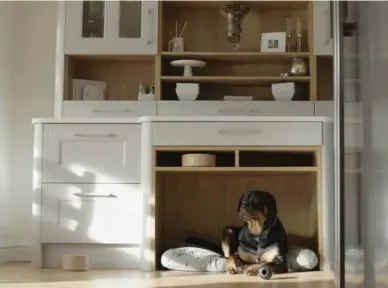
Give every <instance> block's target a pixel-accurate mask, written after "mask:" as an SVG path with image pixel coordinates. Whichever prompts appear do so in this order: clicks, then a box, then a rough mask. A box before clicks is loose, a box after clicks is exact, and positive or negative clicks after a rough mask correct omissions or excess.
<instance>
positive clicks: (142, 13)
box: [65, 0, 158, 55]
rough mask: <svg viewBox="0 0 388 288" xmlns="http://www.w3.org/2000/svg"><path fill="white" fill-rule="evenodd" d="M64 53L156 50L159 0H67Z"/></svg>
mask: <svg viewBox="0 0 388 288" xmlns="http://www.w3.org/2000/svg"><path fill="white" fill-rule="evenodd" d="M65 21H66V24H65V53H66V54H92V55H99V54H100V55H101V54H111V55H112V54H156V53H157V31H158V30H157V23H158V1H145V0H143V1H138V0H128V1H66V20H65Z"/></svg>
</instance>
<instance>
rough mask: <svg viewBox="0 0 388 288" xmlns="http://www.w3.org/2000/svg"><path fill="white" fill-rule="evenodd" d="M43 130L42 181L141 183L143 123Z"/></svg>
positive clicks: (61, 126) (48, 126)
mask: <svg viewBox="0 0 388 288" xmlns="http://www.w3.org/2000/svg"><path fill="white" fill-rule="evenodd" d="M43 129H44V139H43V182H51V183H58V182H62V183H63V182H65V183H140V124H45V125H44V128H43Z"/></svg>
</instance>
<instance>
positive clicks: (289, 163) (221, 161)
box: [155, 147, 317, 172]
mask: <svg viewBox="0 0 388 288" xmlns="http://www.w3.org/2000/svg"><path fill="white" fill-rule="evenodd" d="M220 148H221V149H220ZM289 149H290V150H276V147H275V148H274V149H273V150H265V149H263V150H260V147H254V148H246V147H235V148H231V149H230V150H226V149H222V147H209V148H208V149H205V148H202V149H190V148H187V149H186V150H175V149H174V148H173V147H171V148H170V149H169V150H166V149H163V150H158V148H157V150H156V151H155V155H156V158H155V159H156V160H155V161H156V162H155V170H156V171H175V172H179V171H181V172H186V171H206V172H212V171H213V172H234V171H236V172H237V171H240V172H244V171H246V172H249V171H257V172H260V171H262V172H287V171H288V172H316V171H317V161H316V149H314V148H312V149H311V148H306V150H297V151H293V150H292V147H291V148H289ZM197 153H201V154H212V155H215V157H216V163H215V166H214V167H182V156H183V155H185V154H197Z"/></svg>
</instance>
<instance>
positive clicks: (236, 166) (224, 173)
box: [153, 147, 323, 269]
mask: <svg viewBox="0 0 388 288" xmlns="http://www.w3.org/2000/svg"><path fill="white" fill-rule="evenodd" d="M185 153H213V154H216V158H217V160H216V162H217V167H180V165H181V164H180V161H179V160H180V159H181V156H182V155H183V154H185ZM320 155H321V148H320V147H155V148H154V164H155V167H154V187H155V201H156V202H155V221H156V223H155V225H156V230H155V233H156V234H155V257H156V258H155V259H154V260H153V261H155V264H156V267H158V269H160V268H161V266H160V257H161V255H162V253H163V252H164V251H166V250H167V249H170V248H173V247H176V246H177V245H179V243H180V242H181V241H183V240H184V239H185V238H186V237H190V236H195V237H200V238H203V239H206V240H208V241H210V242H213V243H214V244H218V243H220V239H221V238H220V237H221V235H222V229H223V227H225V226H227V225H242V224H243V223H242V222H241V220H240V219H239V218H238V215H237V212H236V210H237V205H238V200H239V198H240V197H241V196H242V194H243V193H245V192H247V191H249V190H253V189H259V190H266V191H269V192H271V193H272V194H273V195H274V196H275V198H276V201H277V207H278V210H279V217H280V219H281V221H282V223H283V225H284V226H285V229H286V230H287V233H288V234H289V238H290V243H291V244H292V245H302V246H304V247H308V248H310V249H312V250H313V251H315V252H316V253H317V254H318V255H319V256H318V257H319V258H320V257H321V255H322V251H323V250H322V249H323V247H322V243H323V242H322V239H321V237H322V219H320V217H322V215H320V214H319V211H321V209H322V208H321V205H322V202H321V201H322V200H321V188H320V184H319V183H320V180H319V177H320V175H321V174H320V173H321V172H320V170H321V167H320V163H321V162H320V157H321V156H320ZM320 265H322V263H321V264H320ZM318 269H319V268H318Z"/></svg>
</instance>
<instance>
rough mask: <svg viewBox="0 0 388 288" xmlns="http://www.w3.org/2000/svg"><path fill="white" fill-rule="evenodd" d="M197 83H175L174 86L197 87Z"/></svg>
mask: <svg viewBox="0 0 388 288" xmlns="http://www.w3.org/2000/svg"><path fill="white" fill-rule="evenodd" d="M198 87H199V84H198V83H176V88H198Z"/></svg>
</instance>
